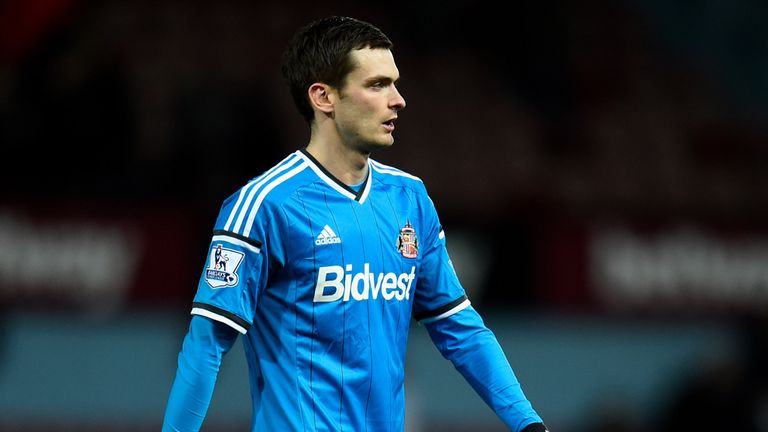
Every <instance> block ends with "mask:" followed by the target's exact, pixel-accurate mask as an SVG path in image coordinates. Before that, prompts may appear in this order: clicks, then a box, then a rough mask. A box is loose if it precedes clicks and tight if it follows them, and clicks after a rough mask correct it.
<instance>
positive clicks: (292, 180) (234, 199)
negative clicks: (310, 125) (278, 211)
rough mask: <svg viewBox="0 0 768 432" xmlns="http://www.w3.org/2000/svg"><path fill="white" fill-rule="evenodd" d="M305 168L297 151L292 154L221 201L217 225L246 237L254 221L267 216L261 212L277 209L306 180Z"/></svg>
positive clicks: (305, 165) (304, 163)
mask: <svg viewBox="0 0 768 432" xmlns="http://www.w3.org/2000/svg"><path fill="white" fill-rule="evenodd" d="M307 168H308V166H307V164H306V162H305V161H304V159H303V158H302V157H301V156H300V155H298V152H296V153H292V154H291V155H289V156H288V157H286V158H285V159H283V160H282V161H280V162H279V163H278V164H276V165H275V166H274V167H272V168H270V169H269V170H267V171H265V172H264V173H262V174H261V175H259V176H258V177H255V178H253V179H251V180H250V181H249V182H248V183H246V184H245V185H243V186H242V187H240V188H239V189H238V190H237V191H235V193H233V194H232V195H230V196H229V197H228V198H227V199H225V200H224V204H223V205H222V208H221V214H220V218H219V221H218V222H217V225H219V226H220V227H221V229H224V230H226V231H231V232H234V233H238V234H239V233H240V231H244V232H242V234H243V235H246V236H247V235H248V232H245V231H249V230H250V227H251V225H252V224H253V222H254V220H255V219H256V218H257V217H259V215H264V214H265V213H268V211H266V212H265V209H270V208H275V207H279V206H280V205H281V204H282V203H283V202H284V201H285V200H287V199H288V198H289V197H290V196H291V195H292V194H293V192H294V191H295V190H296V189H297V188H298V187H299V186H300V185H302V184H304V183H305V182H306V181H307V177H306V171H307Z"/></svg>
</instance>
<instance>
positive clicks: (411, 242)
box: [397, 221, 419, 258]
mask: <svg viewBox="0 0 768 432" xmlns="http://www.w3.org/2000/svg"><path fill="white" fill-rule="evenodd" d="M397 251H398V252H400V254H402V255H403V256H404V257H406V258H416V257H417V256H419V239H418V238H416V230H414V229H413V225H411V222H409V221H406V222H405V226H404V227H403V228H402V229H400V235H399V236H398V237H397Z"/></svg>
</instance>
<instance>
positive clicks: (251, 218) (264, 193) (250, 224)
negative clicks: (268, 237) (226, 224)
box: [238, 161, 308, 237]
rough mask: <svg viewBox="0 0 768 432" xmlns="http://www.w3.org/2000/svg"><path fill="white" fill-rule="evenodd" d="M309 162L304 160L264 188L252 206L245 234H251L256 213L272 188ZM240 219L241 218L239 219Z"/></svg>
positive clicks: (244, 230)
mask: <svg viewBox="0 0 768 432" xmlns="http://www.w3.org/2000/svg"><path fill="white" fill-rule="evenodd" d="M307 166H308V165H307V163H306V162H304V161H302V162H301V163H300V164H299V165H298V166H297V167H296V168H294V169H292V170H290V171H288V172H287V173H285V174H283V175H281V176H280V177H278V178H277V179H275V181H273V182H271V183H270V184H268V185H267V186H265V187H264V189H262V191H261V193H260V194H259V197H258V198H257V199H256V202H255V203H254V204H253V207H252V208H251V211H250V213H248V221H247V222H246V224H245V228H244V229H243V235H244V236H246V237H248V236H249V235H250V234H251V227H253V221H254V220H255V219H256V213H258V212H259V207H261V203H262V202H264V198H266V197H267V194H269V192H270V191H272V189H274V188H275V187H277V186H278V185H280V183H282V182H284V181H286V180H288V179H289V178H291V177H293V176H295V175H296V174H298V173H300V172H301V171H304V169H305V168H307ZM238 220H239V219H238Z"/></svg>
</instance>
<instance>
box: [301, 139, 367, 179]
mask: <svg viewBox="0 0 768 432" xmlns="http://www.w3.org/2000/svg"><path fill="white" fill-rule="evenodd" d="M307 152H309V154H311V155H312V157H314V158H315V159H317V161H318V162H320V164H321V165H322V166H323V167H324V168H325V169H326V170H328V172H330V173H331V174H333V176H334V177H336V178H337V179H339V181H341V182H342V183H344V184H345V185H348V186H349V185H355V184H359V183H361V182H363V180H365V178H366V176H367V175H368V154H367V153H361V152H359V151H355V150H352V149H350V148H348V147H345V146H342V145H338V144H337V145H334V144H332V143H328V142H323V141H320V140H317V139H315V138H313V139H311V140H310V141H309V144H308V145H307Z"/></svg>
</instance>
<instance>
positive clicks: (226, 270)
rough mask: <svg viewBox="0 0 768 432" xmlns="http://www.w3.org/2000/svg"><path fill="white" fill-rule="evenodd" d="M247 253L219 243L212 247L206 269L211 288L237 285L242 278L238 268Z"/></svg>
mask: <svg viewBox="0 0 768 432" xmlns="http://www.w3.org/2000/svg"><path fill="white" fill-rule="evenodd" d="M244 256H245V255H244V254H243V253H242V252H238V251H236V250H232V249H227V248H225V247H222V246H221V244H217V245H216V246H214V247H213V248H211V256H210V259H209V260H208V267H207V268H206V269H205V281H206V282H207V283H208V285H210V286H211V288H222V287H228V286H235V285H237V282H238V280H239V279H240V278H239V277H238V275H237V269H238V267H240V262H242V261H243V257H244Z"/></svg>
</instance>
